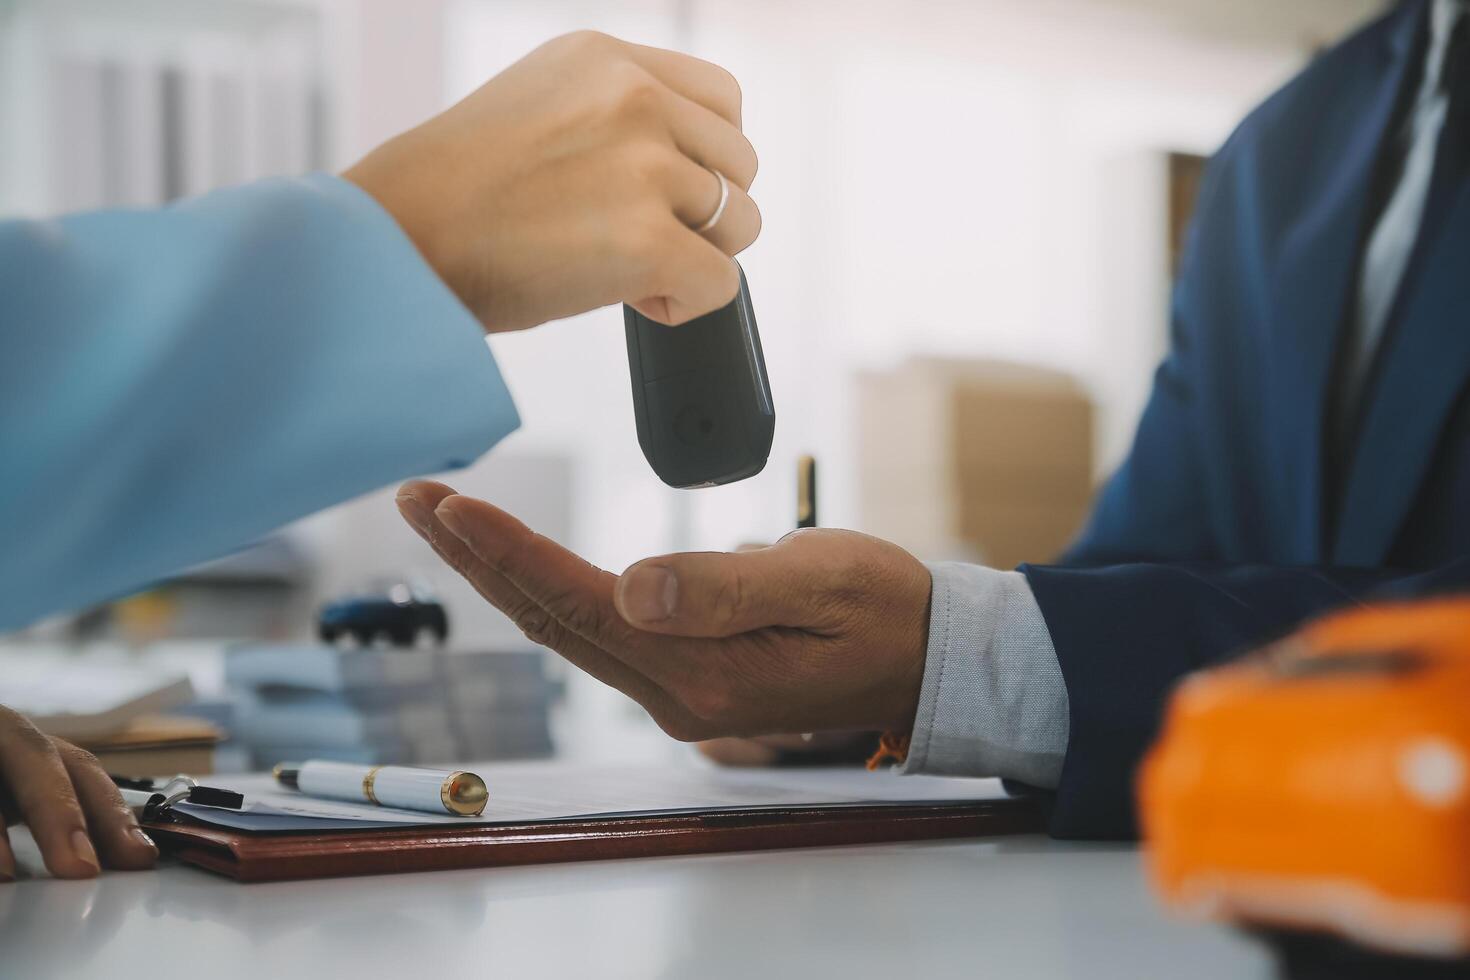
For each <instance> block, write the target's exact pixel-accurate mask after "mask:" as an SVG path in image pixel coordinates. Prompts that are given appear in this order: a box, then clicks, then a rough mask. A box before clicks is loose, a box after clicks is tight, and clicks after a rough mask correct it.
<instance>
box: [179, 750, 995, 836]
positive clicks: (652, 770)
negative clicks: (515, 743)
mask: <svg viewBox="0 0 1470 980" xmlns="http://www.w3.org/2000/svg"><path fill="white" fill-rule="evenodd" d="M468 768H469V770H470V771H472V772H475V773H477V774H478V775H480V776H481V777H482V778H483V779H484V780H485V784H486V786H487V787H488V788H489V790H490V802H489V804H488V805H487V806H486V807H485V812H484V813H483V814H481V815H480V816H479V817H456V816H452V815H450V814H447V813H445V814H435V813H418V812H415V811H412V810H396V809H392V808H390V807H381V806H373V805H372V804H370V803H342V802H338V801H335V800H320V799H315V798H312V797H308V796H304V795H302V794H300V793H296V792H294V791H292V790H287V789H283V788H281V787H279V786H278V785H277V784H276V783H275V781H274V780H273V779H272V778H271V777H270V776H269V775H252V776H241V777H236V778H234V779H224V780H219V781H214V780H211V781H210V783H211V785H218V786H221V787H222V788H226V789H233V790H235V791H237V792H240V793H243V794H244V796H245V806H244V808H243V809H241V810H224V809H220V808H217V807H205V806H197V805H194V804H190V803H181V804H178V807H177V808H178V809H179V810H180V811H181V812H184V813H187V814H189V815H190V816H192V817H196V818H198V819H200V820H204V821H207V822H209V823H212V824H216V825H219V826H225V827H233V828H236V829H239V830H259V831H268V830H350V829H371V828H384V827H409V826H428V825H434V824H441V823H442V824H464V823H487V824H497V823H541V822H547V821H556V820H576V819H579V818H584V817H612V816H630V815H640V816H653V815H658V814H670V813H680V812H690V811H699V812H706V811H720V812H726V813H728V812H731V811H749V810H769V809H786V808H792V807H823V808H826V807H833V806H862V805H874V804H902V803H936V802H966V801H972V800H994V799H1004V798H1005V797H1006V795H1007V794H1006V793H1005V791H1004V790H1003V789H1002V788H1001V785H1000V780H998V779H956V778H950V777H944V776H900V775H897V774H896V773H893V772H887V771H884V772H868V771H866V770H864V769H711V768H704V767H695V766H688V767H679V766H668V767H637V768H633V767H611V768H609V767H590V766H571V765H564V764H559V763H555V762H552V763H545V762H517V763H493V764H486V765H479V766H470V767H468Z"/></svg>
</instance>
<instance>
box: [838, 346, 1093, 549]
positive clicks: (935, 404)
mask: <svg viewBox="0 0 1470 980" xmlns="http://www.w3.org/2000/svg"><path fill="white" fill-rule="evenodd" d="M858 406H859V408H858V432H859V440H860V447H859V479H860V491H861V512H862V524H863V530H866V531H868V532H870V533H872V534H877V535H879V536H882V537H885V538H888V539H889V540H892V541H895V542H897V543H898V544H901V545H903V546H904V547H906V548H908V549H909V550H910V551H913V552H914V553H915V554H917V555H918V556H919V557H921V558H927V559H934V558H968V559H970V560H978V561H984V562H986V563H987V564H990V565H994V566H996V567H999V568H1010V567H1014V566H1015V565H1017V564H1019V563H1020V562H1023V561H1049V560H1051V559H1054V558H1055V557H1057V555H1059V554H1060V553H1061V551H1062V550H1063V549H1064V548H1065V547H1066V545H1067V543H1068V542H1069V541H1070V540H1071V538H1072V537H1073V536H1074V535H1075V534H1076V532H1077V530H1078V529H1079V528H1080V527H1081V525H1082V523H1083V521H1084V520H1085V518H1086V516H1087V512H1088V510H1089V508H1090V501H1091V497H1092V490H1093V487H1092V438H1093V436H1092V417H1093V411H1092V403H1091V401H1090V399H1089V398H1088V397H1087V395H1086V393H1085V392H1084V391H1083V390H1082V388H1081V386H1080V385H1078V384H1077V382H1076V381H1074V380H1073V379H1071V378H1070V377H1068V376H1067V375H1064V374H1061V373H1059V372H1054V371H1048V370H1045V369H1040V368H1034V367H1028V366H1024V365H1016V364H1007V363H1003V362H996V361H940V360H929V359H925V360H915V361H910V362H909V363H907V364H905V365H903V366H902V367H900V368H898V369H897V370H894V371H889V372H881V373H868V374H864V375H861V376H860V377H859V382H858Z"/></svg>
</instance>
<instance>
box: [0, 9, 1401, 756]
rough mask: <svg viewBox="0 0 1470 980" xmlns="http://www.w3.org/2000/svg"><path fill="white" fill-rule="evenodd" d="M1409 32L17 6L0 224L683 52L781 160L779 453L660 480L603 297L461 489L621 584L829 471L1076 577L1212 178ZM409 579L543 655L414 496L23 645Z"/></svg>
mask: <svg viewBox="0 0 1470 980" xmlns="http://www.w3.org/2000/svg"><path fill="white" fill-rule="evenodd" d="M1382 6H1383V3H1382V2H1381V0H1293V2H1291V3H1280V2H1278V0H1234V2H1231V3H1216V2H1211V0H1172V2H1171V0H968V2H967V0H908V2H904V3H888V2H879V0H808V2H791V0H625V2H620V3H616V4H608V3H600V2H592V0H412V2H410V0H0V214H5V215H47V214H54V213H59V212H65V211H70V210H76V209H83V208H94V207H109V206H148V205H156V204H160V203H163V202H165V201H167V200H169V199H171V198H174V197H177V196H180V195H188V194H195V193H201V192H204V191H207V190H208V189H210V188H212V187H217V186H221V185H229V184H233V183H236V182H240V181H245V180H251V179H255V178H259V177H263V176H269V175H273V174H291V173H299V172H302V171H306V170H312V169H326V170H336V169H340V168H342V167H344V166H346V165H348V164H350V163H351V162H353V161H354V160H355V159H357V158H358V157H359V156H360V155H362V154H363V153H364V152H366V151H367V150H369V149H370V148H372V147H373V146H374V145H376V144H377V143H378V142H380V141H382V140H383V139H385V138H387V137H389V136H391V135H392V134H394V133H395V132H398V131H400V130H402V129H404V128H406V127H408V126H411V125H413V124H414V123H416V122H417V121H419V120H421V119H423V118H424V117H426V116H428V115H430V114H432V113H434V112H435V111H437V110H438V109H440V108H442V107H444V106H445V105H447V104H449V103H450V102H452V101H454V100H456V99H458V98H460V97H462V96H463V95H465V94H466V93H468V92H470V91H471V90H473V89H474V88H475V87H476V86H478V85H479V84H481V83H482V82H483V81H485V80H486V79H487V78H489V77H490V76H491V75H493V74H495V73H496V72H497V71H499V70H500V69H502V68H504V67H505V66H506V65H508V64H510V63H511V62H512V61H514V60H515V59H517V58H518V57H520V56H521V55H522V54H524V53H525V52H526V51H528V50H529V49H531V48H532V47H534V46H535V45H537V44H539V43H540V42H542V41H544V40H546V39H548V38H550V37H552V36H555V35H557V34H560V33H563V32H566V31H569V30H574V29H578V28H584V27H590V28H596V29H599V30H603V31H606V32H609V33H612V34H615V35H618V36H620V37H624V38H627V39H630V40H636V41H641V42H643V43H647V44H653V45H659V46H665V47H674V48H679V49H681V50H685V51H688V52H691V53H693V54H697V55H700V56H702V57H705V58H708V59H710V60H713V61H716V62H718V63H720V64H722V65H724V66H726V67H727V68H729V69H730V70H731V71H732V72H734V73H735V75H736V76H737V77H738V78H739V79H740V81H741V84H742V86H743V89H744V93H745V106H744V122H745V129H746V132H747V133H748V135H749V136H750V138H751V139H752V141H753V142H754V144H755V146H756V148H757V150H758V152H759V154H760V158H761V168H760V174H759V176H758V178H757V181H756V184H755V186H754V188H753V195H754V197H755V198H756V200H757V201H758V203H759V204H760V206H761V208H762V212H763V214H764V218H765V227H764V232H763V234H762V236H761V238H760V240H759V242H757V243H756V244H755V246H753V247H752V248H751V249H750V250H749V252H747V253H746V254H745V255H743V256H742V257H741V260H742V262H743V263H744V265H745V268H746V271H747V273H748V276H749V280H750V283H751V289H752V294H753V298H754V305H755V310H756V313H757V316H758V318H759V321H760V326H761V332H762V338H763V341H764V346H765V354H766V359H767V363H768V366H769V373H770V377H771V381H772V385H773V388H774V395H775V402H776V406H777V412H778V418H779V424H778V426H777V431H776V441H775V446H774V449H773V451H772V456H771V461H770V464H769V465H768V467H767V469H766V471H765V472H764V473H762V474H761V475H760V476H758V477H756V478H753V479H751V480H748V481H745V482H743V483H740V484H737V485H734V486H730V487H723V488H718V489H709V490H700V491H694V492H681V491H674V490H670V489H668V488H666V487H664V486H662V485H661V484H660V483H659V482H658V480H657V479H656V478H655V477H654V475H653V474H652V473H651V472H650V471H649V469H648V467H647V465H646V464H645V463H644V461H643V459H642V456H641V454H640V452H639V449H638V444H637V440H636V438H635V434H634V427H633V415H632V410H631V403H630V399H629V394H628V390H627V388H628V376H627V367H626V360H625V354H624V350H623V330H622V324H621V318H620V313H619V311H618V310H616V309H607V310H601V311H598V312H596V313H592V314H588V315H586V316H582V317H578V318H575V319H573V320H569V321H566V322H562V323H557V324H553V325H550V326H548V327H543V328H541V329H538V330H535V331H531V332H528V333H525V334H523V335H517V336H502V337H497V338H495V339H494V340H493V341H492V347H493V349H494V350H495V353H496V356H497V357H498V359H499V361H500V364H501V367H502V370H503V372H504V373H505V376H506V378H507V380H508V382H509V384H510V386H511V388H512V390H513V392H514V393H515V396H516V399H517V401H518V404H519V406H520V410H521V414H522V417H523V419H524V426H523V428H522V430H521V431H520V432H518V433H517V434H515V435H514V436H512V437H511V438H510V439H508V440H507V441H506V442H505V443H504V444H502V445H501V446H500V447H499V448H497V449H496V450H495V452H494V453H492V454H491V455H490V456H489V457H488V458H487V459H485V460H483V461H481V462H480V463H479V464H478V465H476V466H475V467H474V468H473V469H471V470H470V471H468V472H465V473H460V474H456V475H454V476H453V477H452V478H451V480H452V482H453V483H455V484H456V485H457V486H458V487H459V488H460V489H462V490H464V491H466V492H472V493H475V494H478V495H481V496H485V497H487V498H489V499H491V500H494V501H496V502H498V503H501V504H502V505H504V506H506V507H507V508H508V509H510V510H512V511H514V512H516V513H518V514H519V516H521V517H522V518H523V519H525V520H526V521H527V522H528V523H530V524H532V525H533V526H535V527H537V528H538V529H540V530H543V531H545V532H546V533H548V534H550V535H552V536H553V537H557V538H560V539H562V540H564V541H565V542H566V543H567V544H569V545H570V546H571V547H573V548H575V549H576V550H577V551H579V552H580V553H582V554H583V555H585V556H586V557H588V558H589V559H590V560H592V561H594V562H596V563H598V564H600V565H603V566H605V567H608V568H611V569H614V570H621V569H622V568H623V567H625V566H626V565H627V564H629V563H631V562H632V561H634V560H636V559H638V558H640V557H644V556H647V555H649V554H655V553H659V552H662V551H666V550H673V549H723V548H728V547H731V546H734V545H735V544H737V543H739V542H743V541H761V540H772V539H774V538H776V537H779V536H780V535H781V534H782V533H784V532H785V531H786V530H787V529H789V528H790V527H791V525H792V521H793V518H794V500H793V497H794V492H795V487H794V483H795V480H794V462H795V459H796V457H797V456H798V455H799V454H801V453H812V454H815V455H816V456H817V457H818V459H819V460H820V463H821V467H822V478H821V481H820V486H821V501H820V504H821V517H822V521H823V523H826V524H832V525H841V526H848V527H858V528H861V529H864V530H869V531H872V532H874V533H879V534H883V535H885V536H889V537H893V538H896V539H898V540H899V541H900V542H901V543H904V544H906V545H908V546H910V547H911V548H913V549H914V550H915V551H917V552H919V553H920V554H921V556H922V557H952V556H965V557H972V558H976V559H980V560H990V561H993V562H995V563H997V564H1010V563H1013V562H1014V561H1017V560H1022V559H1035V560H1044V559H1046V558H1049V557H1052V555H1053V554H1054V553H1055V551H1056V550H1057V549H1058V548H1059V547H1060V546H1061V544H1062V543H1063V542H1065V540H1066V538H1067V537H1068V536H1069V535H1070V534H1071V533H1072V532H1073V531H1075V529H1076V524H1077V522H1078V521H1079V520H1080V518H1081V515H1082V514H1083V513H1084V511H1085V508H1086V502H1087V495H1088V493H1089V492H1090V490H1091V488H1092V486H1093V485H1094V484H1095V483H1096V481H1098V480H1100V479H1102V478H1103V477H1104V476H1105V475H1106V473H1107V472H1108V471H1109V470H1110V469H1111V468H1112V467H1113V466H1115V465H1116V464H1117V462H1118V460H1119V459H1120V458H1121V456H1122V454H1123V453H1124V452H1125V451H1126V448H1127V446H1128V443H1129V439H1130V436H1131V432H1132V428H1133V425H1134V424H1135V421H1136V418H1137V415H1138V413H1139V411H1140V409H1141V407H1142V405H1143V402H1144V399H1145V397H1146V394H1147V391H1148V387H1149V381H1150V375H1151V372H1152V369H1153V367H1154V365H1155V364H1156V362H1157V360H1158V358H1159V357H1160V355H1161V354H1162V353H1163V351H1164V348H1165V343H1166V337H1167V302H1168V286H1169V279H1170V273H1171V265H1172V261H1173V253H1174V250H1175V249H1177V241H1178V236H1179V229H1180V227H1181V226H1182V224H1183V221H1184V220H1185V218H1186V217H1187V212H1188V209H1189V207H1190V204H1191V200H1192V193H1193V188H1194V186H1195V181H1197V178H1198V173H1199V167H1200V158H1201V157H1203V156H1205V155H1207V154H1209V153H1210V152H1211V151H1212V150H1213V149H1214V148H1215V147H1216V146H1218V145H1219V143H1220V142H1221V141H1222V140H1223V139H1224V138H1225V136H1226V135H1227V134H1228V133H1229V132H1230V130H1231V128H1232V127H1233V125H1234V124H1235V123H1236V122H1237V121H1238V120H1239V119H1240V118H1241V117H1242V116H1243V115H1244V113H1245V112H1247V111H1248V110H1249V109H1250V108H1251V107H1252V106H1253V105H1254V104H1255V103H1256V102H1258V101H1259V100H1260V99H1261V98H1262V97H1263V96H1265V95H1266V94H1267V93H1269V92H1270V91H1271V90H1272V89H1273V88H1274V87H1276V86H1277V85H1279V84H1280V83H1282V82H1283V81H1285V80H1286V79H1287V78H1288V77H1289V76H1290V75H1291V74H1292V73H1293V72H1295V71H1296V70H1297V69H1298V68H1300V67H1301V65H1302V64H1303V63H1305V62H1306V61H1307V60H1308V59H1309V58H1311V57H1312V54H1313V52H1314V51H1315V50H1317V49H1319V48H1320V47H1322V46H1324V45H1326V44H1329V43H1331V42H1332V41H1333V40H1335V39H1336V38H1338V37H1340V36H1341V35H1342V34H1343V33H1345V32H1346V31H1348V30H1350V29H1351V28H1352V27H1354V26H1355V25H1357V24H1359V23H1361V22H1362V21H1363V20H1365V19H1366V18H1368V17H1370V16H1372V15H1373V14H1374V13H1375V12H1376V11H1377V10H1378V9H1379V8H1381V7H1382ZM384 383H385V384H391V383H392V379H391V378H385V379H384ZM410 574H417V575H419V576H421V577H422V579H423V580H424V581H426V582H428V583H429V584H431V585H432V586H433V588H434V589H435V590H436V591H437V592H438V593H439V595H440V596H441V598H442V599H443V601H444V602H445V604H446V606H447V607H448V609H449V613H450V617H451V619H452V621H453V624H454V625H453V629H454V634H455V639H454V644H455V645H456V646H459V647H463V648H474V649H501V648H503V649H507V650H513V649H517V648H519V647H523V646H524V643H523V641H521V640H519V638H518V636H517V634H516V633H515V631H514V630H513V629H512V628H510V626H509V625H508V624H507V623H505V622H504V621H503V620H502V619H501V618H500V617H499V616H498V615H496V614H495V613H494V612H493V611H492V610H490V609H488V607H486V606H485V605H484V604H483V603H481V602H480V601H479V600H478V599H477V597H475V595H474V593H473V592H472V591H470V590H469V589H468V588H467V587H466V586H464V585H463V584H462V583H461V582H459V581H458V580H457V579H456V578H455V577H454V576H453V575H452V574H451V573H448V572H447V570H445V569H442V568H440V567H439V566H438V564H437V562H436V561H434V560H433V559H432V556H430V555H429V554H428V552H427V551H426V549H425V548H424V547H423V546H422V544H421V543H420V542H419V540H418V539H417V538H416V537H415V536H414V535H413V534H412V533H411V532H409V531H408V530H407V529H406V528H405V527H403V526H402V525H401V523H400V521H399V520H398V518H397V515H396V512H395V510H394V507H393V504H392V494H391V488H390V489H385V490H384V491H383V492H381V493H375V494H371V495H369V496H367V497H365V498H362V499H360V500H357V501H354V502H352V503H349V504H346V505H344V506H341V507H338V508H336V509H334V510H332V511H329V512H326V513H323V514H320V515H317V516H315V517H312V518H309V519H307V520H305V521H302V522H300V523H299V524H298V525H296V526H294V527H292V528H289V529H287V530H286V531H285V532H283V533H282V534H281V535H278V536H277V537H275V538H273V539H272V540H271V541H269V542H266V543H264V544H263V545H262V546H261V547H259V548H257V549H254V550H253V551H251V552H249V553H247V554H245V555H241V556H238V557H236V558H234V559H232V560H229V561H226V562H223V563H220V564H218V565H215V566H211V567H209V568H206V569H203V570H199V571H196V572H195V573H193V574H191V575H189V576H185V577H184V578H183V579H181V580H180V581H179V582H177V583H173V584H170V585H165V586H162V587H160V588H159V589H155V590H152V591H150V593H148V594H147V595H145V596H143V597H141V598H139V599H135V600H132V601H131V602H129V603H124V604H123V605H122V606H120V607H117V608H115V609H113V610H111V611H106V610H104V611H100V612H99V611H93V612H92V613H91V614H90V615H89V617H87V618H84V619H82V620H81V621H80V622H79V621H77V620H75V619H69V618H64V619H61V620H57V621H53V622H50V623H46V624H42V625H41V626H39V627H37V628H36V629H33V630H31V631H28V632H27V633H26V634H24V635H23V636H17V637H12V638H11V643H12V644H14V645H20V644H23V643H30V644H37V643H51V644H55V643H58V642H63V641H64V642H66V643H74V642H77V641H78V640H79V639H84V640H88V641H91V642H101V641H108V642H121V643H122V644H123V645H124V646H125V647H127V648H128V649H133V650H138V649H142V648H145V647H147V648H149V649H153V648H154V647H157V648H159V649H162V648H165V647H168V645H169V644H170V643H173V644H175V645H178V644H180V643H182V642H184V641H188V643H191V644H194V645H195V647H194V648H198V646H199V645H200V644H204V645H210V644H215V643H218V642H223V641H226V640H247V641H271V642H284V641H300V640H303V639H305V638H308V637H309V636H310V632H311V624H312V611H313V610H314V609H315V608H316V607H317V605H318V604H319V603H320V602H322V601H324V600H325V599H327V598H330V597H332V596H334V595H339V594H341V593H342V592H344V591H346V590H350V589H352V588H355V587H358V586H360V585H362V584H363V583H364V582H367V581H369V580H372V579H374V578H377V577H380V576H389V577H402V576H404V575H410ZM405 655H411V654H405ZM205 683H206V685H207V684H208V683H209V681H207V680H206V681H205ZM561 710H562V711H563V712H564V713H565V714H566V716H567V719H566V720H565V722H564V733H565V734H564V742H565V743H567V744H568V745H571V746H572V747H573V748H575V749H576V750H577V751H580V752H582V753H583V754H594V755H599V754H605V755H612V756H616V755H623V754H627V753H629V752H633V751H640V749H638V748H637V747H638V746H643V747H644V749H643V750H646V751H663V749H661V748H648V747H650V746H657V745H661V744H662V743H660V742H659V741H658V739H657V733H656V731H654V730H653V729H652V726H651V724H649V723H647V722H646V721H645V720H644V719H642V718H641V717H640V716H639V714H638V713H637V712H636V711H633V710H631V709H630V707H629V706H628V705H627V703H626V702H624V701H622V699H621V698H619V697H618V696H616V695H613V694H611V693H610V692H605V691H602V690H601V689H600V688H598V687H597V685H595V684H594V683H592V682H590V681H586V680H584V679H582V678H577V677H572V678H569V679H568V694H567V697H566V701H565V704H563V706H562V709H561ZM559 731H561V729H559Z"/></svg>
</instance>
